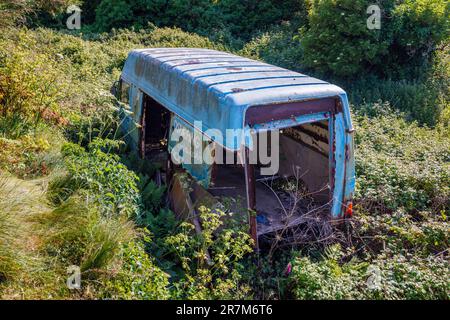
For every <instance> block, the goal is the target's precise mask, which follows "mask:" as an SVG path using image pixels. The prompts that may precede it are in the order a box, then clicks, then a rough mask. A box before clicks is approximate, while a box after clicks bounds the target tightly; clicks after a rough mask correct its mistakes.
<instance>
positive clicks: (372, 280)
mask: <svg viewBox="0 0 450 320" xmlns="http://www.w3.org/2000/svg"><path fill="white" fill-rule="evenodd" d="M342 256H343V252H342V251H341V248H340V247H339V246H333V247H330V248H329V249H328V250H327V252H326V254H325V256H324V257H323V258H322V259H321V260H319V261H313V260H312V259H310V258H308V257H298V258H296V259H294V262H293V267H292V274H291V276H290V278H291V279H292V283H291V285H292V290H293V293H294V295H295V297H296V298H297V299H326V300H330V299H331V300H342V299H389V300H398V299H408V300H417V299H442V300H445V299H447V298H448V294H449V290H450V282H449V281H448V279H447V277H445V276H443V275H445V274H448V272H449V271H450V270H449V266H448V263H446V261H445V260H444V259H442V258H439V257H429V258H427V259H422V258H418V257H415V256H412V255H407V256H404V255H402V254H394V255H392V256H386V255H380V256H379V257H377V258H376V259H374V260H373V261H371V262H370V263H369V262H364V261H359V260H357V259H352V260H351V261H349V262H346V263H341V262H340V258H341V257H342Z"/></svg>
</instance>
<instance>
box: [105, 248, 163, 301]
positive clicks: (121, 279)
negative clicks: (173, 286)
mask: <svg viewBox="0 0 450 320" xmlns="http://www.w3.org/2000/svg"><path fill="white" fill-rule="evenodd" d="M121 259H122V265H121V267H120V270H119V272H118V273H117V274H115V275H114V276H113V277H112V278H111V279H109V280H107V281H106V284H105V288H104V289H103V291H104V292H103V295H104V297H105V298H112V299H127V300H129V299H144V300H162V299H168V298H169V290H168V286H169V281H168V275H167V274H166V273H164V272H163V271H162V270H161V269H159V268H158V267H157V266H155V264H154V262H153V261H152V258H151V257H150V256H149V255H148V254H147V253H146V252H145V250H144V247H143V245H142V244H141V243H139V242H130V243H128V244H126V245H124V247H123V249H122V256H121Z"/></svg>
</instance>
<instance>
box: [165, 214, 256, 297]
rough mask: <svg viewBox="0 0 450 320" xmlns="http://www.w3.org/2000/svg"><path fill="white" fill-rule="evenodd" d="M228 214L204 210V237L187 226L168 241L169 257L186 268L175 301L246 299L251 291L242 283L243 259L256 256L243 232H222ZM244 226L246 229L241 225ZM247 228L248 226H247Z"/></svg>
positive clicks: (181, 226)
mask: <svg viewBox="0 0 450 320" xmlns="http://www.w3.org/2000/svg"><path fill="white" fill-rule="evenodd" d="M224 215H225V213H223V212H220V211H219V210H215V211H214V212H212V211H211V209H208V208H205V207H201V208H200V210H199V218H200V223H201V226H202V232H201V233H200V234H198V233H195V227H194V225H193V224H191V223H188V222H183V223H182V224H181V225H180V230H179V231H178V233H174V234H173V235H169V236H168V237H166V238H165V239H164V242H165V247H166V250H167V252H168V253H167V254H170V257H171V259H173V261H175V262H176V263H178V264H180V265H181V267H182V270H183V272H182V274H181V278H180V279H179V280H178V281H177V282H175V283H174V293H173V295H174V297H175V298H182V299H183V298H184V299H244V298H246V297H248V296H249V294H250V288H249V287H248V285H246V284H244V283H242V275H241V274H240V273H239V271H242V268H243V266H242V264H241V262H242V259H243V258H244V256H245V255H246V254H248V253H250V252H252V240H251V238H250V236H249V235H248V233H247V232H246V231H243V230H236V229H231V228H222V226H223V221H222V220H221V219H222V218H223V217H224ZM241 226H242V225H241ZM244 227H245V226H244Z"/></svg>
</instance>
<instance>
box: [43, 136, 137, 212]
mask: <svg viewBox="0 0 450 320" xmlns="http://www.w3.org/2000/svg"><path fill="white" fill-rule="evenodd" d="M118 146H119V142H118V141H112V140H101V139H95V140H94V141H93V142H91V143H90V144H89V146H88V150H85V149H84V148H82V147H80V146H79V145H75V144H70V143H68V144H66V145H65V146H63V150H62V152H63V155H64V156H65V157H66V160H67V161H66V163H67V171H68V175H69V178H67V179H63V182H64V183H60V182H61V181H58V183H56V184H53V185H52V186H51V191H52V192H53V196H52V197H53V199H55V198H56V197H57V195H58V194H61V195H62V197H63V199H64V196H67V195H70V194H72V193H74V192H75V191H77V190H80V189H85V190H88V191H89V192H90V193H91V196H92V197H93V198H95V199H96V201H97V202H98V203H99V204H101V208H102V210H103V213H104V214H105V215H122V214H123V215H125V216H127V217H131V216H137V215H138V214H139V212H140V211H139V190H138V188H137V185H136V183H137V181H138V177H137V176H136V175H135V174H134V173H133V172H131V171H129V170H128V169H127V168H126V167H125V165H123V164H122V163H120V158H119V156H118V155H115V154H113V153H112V151H113V150H114V148H117V147H118Z"/></svg>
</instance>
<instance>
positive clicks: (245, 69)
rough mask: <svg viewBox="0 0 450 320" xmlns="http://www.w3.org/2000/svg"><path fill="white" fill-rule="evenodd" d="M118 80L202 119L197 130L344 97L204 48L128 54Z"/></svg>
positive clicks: (324, 85)
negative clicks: (267, 109)
mask: <svg viewBox="0 0 450 320" xmlns="http://www.w3.org/2000/svg"><path fill="white" fill-rule="evenodd" d="M122 79H124V80H125V81H127V82H129V83H132V84H133V85H135V86H137V87H138V88H139V89H140V90H142V91H143V92H145V93H147V94H148V95H150V96H151V97H152V98H154V99H155V100H157V101H158V102H159V103H161V104H162V105H164V106H165V107H166V108H168V109H169V110H171V111H172V112H174V113H176V114H177V115H179V116H180V117H182V118H183V119H185V120H186V121H188V122H190V123H194V121H202V124H203V128H202V130H206V129H209V128H215V129H219V130H223V131H224V130H225V129H237V128H243V126H244V121H245V113H246V110H247V108H249V107H252V106H263V105H272V106H273V105H274V104H286V103H291V102H299V101H305V100H311V99H320V98H327V97H337V96H342V95H344V96H345V92H344V91H343V90H342V89H341V88H339V87H337V86H335V85H332V84H330V83H328V82H325V81H322V80H319V79H316V78H312V77H309V76H307V75H304V74H301V73H297V72H293V71H290V70H287V69H283V68H280V67H276V66H273V65H270V64H267V63H263V62H260V61H255V60H252V59H248V58H244V57H240V56H236V55H233V54H230V53H226V52H220V51H215V50H209V49H195V48H153V49H139V50H133V51H131V52H130V54H129V55H128V58H127V60H126V63H125V66H124V69H123V72H122ZM345 100H346V98H345ZM345 105H347V104H345ZM263 110H264V109H262V112H263Z"/></svg>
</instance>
